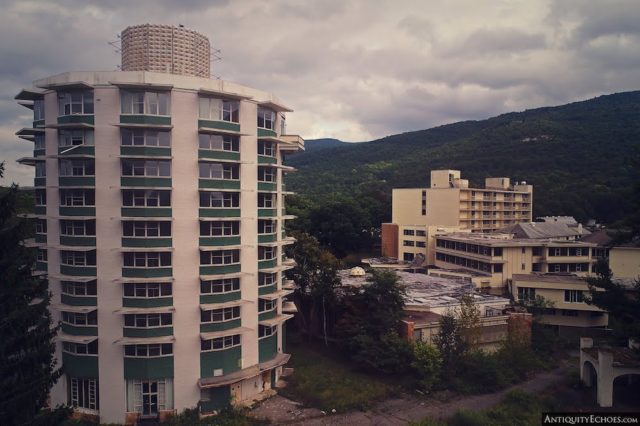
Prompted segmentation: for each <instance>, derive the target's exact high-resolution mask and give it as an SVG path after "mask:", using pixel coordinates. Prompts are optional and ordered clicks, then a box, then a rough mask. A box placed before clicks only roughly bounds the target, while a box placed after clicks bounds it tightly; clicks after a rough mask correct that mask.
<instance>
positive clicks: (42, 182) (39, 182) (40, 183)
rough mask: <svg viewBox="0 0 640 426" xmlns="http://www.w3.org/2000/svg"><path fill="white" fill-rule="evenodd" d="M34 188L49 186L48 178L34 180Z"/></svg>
mask: <svg viewBox="0 0 640 426" xmlns="http://www.w3.org/2000/svg"><path fill="white" fill-rule="evenodd" d="M33 186H47V178H46V177H37V178H34V179H33Z"/></svg>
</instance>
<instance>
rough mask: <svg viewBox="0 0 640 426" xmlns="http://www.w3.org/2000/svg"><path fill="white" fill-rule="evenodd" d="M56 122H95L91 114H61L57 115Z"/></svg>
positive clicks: (92, 123)
mask: <svg viewBox="0 0 640 426" xmlns="http://www.w3.org/2000/svg"><path fill="white" fill-rule="evenodd" d="M58 124H90V125H92V126H93V125H94V124H95V119H94V117H93V114H74V115H62V116H60V117H58Z"/></svg>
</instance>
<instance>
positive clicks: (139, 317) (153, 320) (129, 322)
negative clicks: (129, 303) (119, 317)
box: [124, 313, 173, 328]
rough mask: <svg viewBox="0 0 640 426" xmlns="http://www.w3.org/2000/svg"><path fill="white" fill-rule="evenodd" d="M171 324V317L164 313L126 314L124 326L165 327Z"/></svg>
mask: <svg viewBox="0 0 640 426" xmlns="http://www.w3.org/2000/svg"><path fill="white" fill-rule="evenodd" d="M171 324H173V317H172V316H171V314H170V313H166V314H126V315H125V316H124V326H125V327H134V328H154V327H165V326H168V325H171Z"/></svg>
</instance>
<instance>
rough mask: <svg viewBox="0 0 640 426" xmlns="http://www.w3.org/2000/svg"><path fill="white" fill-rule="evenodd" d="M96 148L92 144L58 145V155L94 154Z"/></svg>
mask: <svg viewBox="0 0 640 426" xmlns="http://www.w3.org/2000/svg"><path fill="white" fill-rule="evenodd" d="M95 154H96V148H95V147H94V146H93V145H75V146H60V147H58V155H61V156H65V155H92V156H93V155H95Z"/></svg>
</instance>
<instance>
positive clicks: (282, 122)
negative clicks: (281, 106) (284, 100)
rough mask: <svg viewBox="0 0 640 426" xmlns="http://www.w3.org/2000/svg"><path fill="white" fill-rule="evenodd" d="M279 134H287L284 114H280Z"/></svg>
mask: <svg viewBox="0 0 640 426" xmlns="http://www.w3.org/2000/svg"><path fill="white" fill-rule="evenodd" d="M280 134H281V135H286V134H287V119H286V117H285V116H284V114H280Z"/></svg>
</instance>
